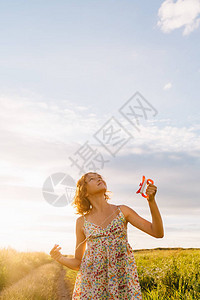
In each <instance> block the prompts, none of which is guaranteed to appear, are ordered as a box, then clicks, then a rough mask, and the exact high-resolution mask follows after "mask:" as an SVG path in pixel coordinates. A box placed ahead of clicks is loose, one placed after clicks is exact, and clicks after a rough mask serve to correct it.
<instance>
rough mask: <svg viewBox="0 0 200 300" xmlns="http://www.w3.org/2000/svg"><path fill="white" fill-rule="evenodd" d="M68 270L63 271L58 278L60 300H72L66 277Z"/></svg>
mask: <svg viewBox="0 0 200 300" xmlns="http://www.w3.org/2000/svg"><path fill="white" fill-rule="evenodd" d="M65 273H66V270H64V269H61V271H60V275H59V278H58V299H59V300H71V297H70V293H69V290H68V289H67V286H66V283H65V280H64V277H65Z"/></svg>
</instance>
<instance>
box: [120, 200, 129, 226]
mask: <svg viewBox="0 0 200 300" xmlns="http://www.w3.org/2000/svg"><path fill="white" fill-rule="evenodd" d="M119 207H120V209H121V211H122V213H123V215H124V217H125V219H126V223H128V214H129V207H128V206H127V205H124V204H122V205H119Z"/></svg>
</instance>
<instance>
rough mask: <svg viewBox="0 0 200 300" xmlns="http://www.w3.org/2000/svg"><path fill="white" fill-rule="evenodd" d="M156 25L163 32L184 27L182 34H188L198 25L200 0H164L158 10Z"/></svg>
mask: <svg viewBox="0 0 200 300" xmlns="http://www.w3.org/2000/svg"><path fill="white" fill-rule="evenodd" d="M158 16H159V18H160V20H159V21H158V23H157V25H158V26H159V27H160V28H161V30H162V31H163V32H165V33H169V32H171V31H172V30H174V29H177V28H181V27H184V30H183V35H188V34H190V33H191V32H192V31H194V30H195V29H197V28H198V27H199V24H200V17H199V16H200V0H178V1H176V2H174V1H173V0H165V1H164V2H163V3H162V5H161V7H160V8H159V11H158Z"/></svg>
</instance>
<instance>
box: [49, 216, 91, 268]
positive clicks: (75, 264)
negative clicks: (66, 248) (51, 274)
mask: <svg viewBox="0 0 200 300" xmlns="http://www.w3.org/2000/svg"><path fill="white" fill-rule="evenodd" d="M83 222H84V219H83V217H79V218H77V220H76V248H77V247H78V248H77V249H76V250H75V257H74V258H69V257H65V256H63V255H62V254H61V253H60V252H59V249H61V247H59V248H57V247H58V245H55V246H54V247H53V248H52V250H51V251H50V255H51V257H52V258H53V259H55V260H56V261H57V262H59V263H60V264H62V265H64V266H66V267H67V268H70V269H72V270H76V271H78V270H79V267H80V264H81V260H82V257H83V254H84V252H85V248H86V241H84V240H85V239H86V236H85V234H84V232H83V229H82V227H83ZM82 242H83V243H82Z"/></svg>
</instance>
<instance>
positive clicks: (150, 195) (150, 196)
mask: <svg viewBox="0 0 200 300" xmlns="http://www.w3.org/2000/svg"><path fill="white" fill-rule="evenodd" d="M156 192H157V187H156V186H155V185H154V184H151V183H150V184H148V187H147V188H146V194H147V196H148V197H147V200H148V201H149V202H152V201H154V200H155V195H156Z"/></svg>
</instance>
